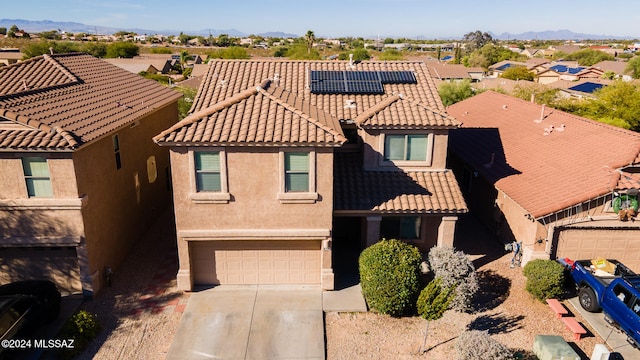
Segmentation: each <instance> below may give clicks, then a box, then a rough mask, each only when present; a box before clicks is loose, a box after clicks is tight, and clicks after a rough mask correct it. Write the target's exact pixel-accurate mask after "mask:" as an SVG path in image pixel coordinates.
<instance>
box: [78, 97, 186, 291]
mask: <svg viewBox="0 0 640 360" xmlns="http://www.w3.org/2000/svg"><path fill="white" fill-rule="evenodd" d="M177 118H178V114H177V105H176V103H174V104H172V105H170V106H168V107H165V108H163V109H161V110H159V111H156V112H154V113H151V114H149V115H148V116H146V117H145V118H142V119H140V120H139V121H138V122H136V123H135V124H134V125H133V126H127V127H124V128H121V129H118V130H117V131H115V132H112V133H110V134H109V135H108V136H105V137H103V138H102V139H100V140H98V141H95V142H93V143H91V144H90V145H89V146H86V147H84V148H81V149H79V150H78V151H76V152H75V153H74V157H73V159H74V164H75V167H76V172H77V179H78V180H77V181H78V193H79V194H80V196H81V197H83V198H84V203H85V206H84V207H83V211H82V214H83V221H84V226H85V238H86V249H85V252H86V253H85V256H86V264H84V266H86V268H85V269H83V276H84V279H83V285H84V287H85V291H87V292H91V293H94V294H95V293H97V292H99V290H100V288H102V287H103V286H104V285H105V283H106V277H105V271H106V269H107V267H110V268H111V269H112V271H113V272H114V274H115V273H117V271H118V267H119V266H120V264H121V263H122V261H123V260H124V258H125V256H126V255H127V253H128V251H129V249H130V247H131V245H132V244H133V243H134V242H135V241H137V240H138V239H140V237H141V236H142V235H143V233H144V231H145V230H147V229H148V227H149V226H150V225H151V224H152V223H153V221H154V219H155V218H156V217H157V216H159V215H160V214H161V213H162V212H163V211H164V210H165V209H166V208H167V207H168V205H169V203H170V199H171V193H170V190H169V188H168V179H167V173H168V168H169V154H168V150H167V149H166V148H161V147H159V146H157V145H156V144H155V143H154V142H153V141H152V137H153V136H154V135H156V134H158V133H159V132H161V131H162V130H163V129H166V128H167V127H169V126H171V125H172V124H174V123H175V122H176V121H177ZM114 134H118V138H119V143H120V156H121V161H122V167H121V168H120V169H116V162H115V154H114V147H113V135H114ZM154 164H155V165H154ZM153 168H155V172H154V171H153ZM150 173H151V174H150ZM150 175H151V177H150ZM154 175H155V179H154V178H153V177H154Z"/></svg>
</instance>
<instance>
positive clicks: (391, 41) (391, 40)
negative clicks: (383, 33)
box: [384, 38, 395, 44]
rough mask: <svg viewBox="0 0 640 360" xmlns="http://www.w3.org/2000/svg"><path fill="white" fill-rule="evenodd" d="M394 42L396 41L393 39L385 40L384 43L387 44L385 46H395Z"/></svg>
mask: <svg viewBox="0 0 640 360" xmlns="http://www.w3.org/2000/svg"><path fill="white" fill-rule="evenodd" d="M394 41H395V40H394V39H393V38H386V39H384V43H385V44H393V42H394Z"/></svg>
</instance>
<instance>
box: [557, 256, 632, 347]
mask: <svg viewBox="0 0 640 360" xmlns="http://www.w3.org/2000/svg"><path fill="white" fill-rule="evenodd" d="M560 263H562V264H563V265H565V267H566V268H567V269H569V270H570V272H571V276H572V277H573V280H574V281H575V283H576V289H577V290H578V300H579V301H580V306H582V308H583V309H585V310H587V311H589V312H597V311H599V310H600V309H602V312H603V313H604V314H605V320H607V322H609V323H610V324H611V325H613V326H615V327H617V328H619V329H620V330H622V331H624V332H625V334H627V341H628V342H629V343H630V344H631V345H633V346H634V347H636V348H640V275H638V274H636V273H635V272H633V271H632V270H630V269H629V268H628V267H626V266H625V265H624V264H622V263H621V262H619V261H617V260H610V259H609V260H607V259H596V260H576V261H571V260H570V259H562V260H560Z"/></svg>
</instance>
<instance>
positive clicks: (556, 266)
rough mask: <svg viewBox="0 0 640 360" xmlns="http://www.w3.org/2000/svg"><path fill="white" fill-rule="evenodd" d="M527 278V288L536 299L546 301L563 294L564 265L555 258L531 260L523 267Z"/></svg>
mask: <svg viewBox="0 0 640 360" xmlns="http://www.w3.org/2000/svg"><path fill="white" fill-rule="evenodd" d="M523 273H524V276H526V278H527V284H526V289H527V291H528V292H529V293H530V294H531V295H533V296H534V297H535V298H536V299H538V300H540V301H544V300H546V299H550V298H554V297H557V296H559V295H561V294H562V292H563V284H564V280H565V279H564V267H562V265H560V263H558V262H556V261H554V260H543V259H536V260H532V261H529V262H528V263H527V264H526V265H525V266H524V269H523Z"/></svg>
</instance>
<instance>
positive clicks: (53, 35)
mask: <svg viewBox="0 0 640 360" xmlns="http://www.w3.org/2000/svg"><path fill="white" fill-rule="evenodd" d="M40 37H41V38H43V39H47V40H60V39H62V36H60V34H59V33H58V32H57V31H56V30H51V31H43V32H41V33H40Z"/></svg>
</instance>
